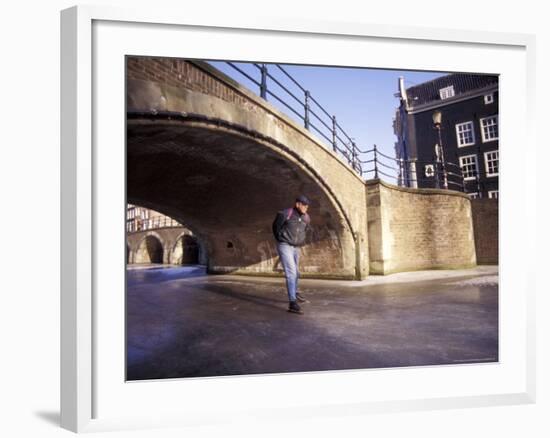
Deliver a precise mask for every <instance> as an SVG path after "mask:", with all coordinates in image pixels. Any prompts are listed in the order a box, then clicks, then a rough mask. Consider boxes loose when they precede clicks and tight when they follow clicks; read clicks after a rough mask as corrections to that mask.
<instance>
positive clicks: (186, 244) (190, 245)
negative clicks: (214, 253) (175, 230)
mask: <svg viewBox="0 0 550 438" xmlns="http://www.w3.org/2000/svg"><path fill="white" fill-rule="evenodd" d="M199 253H200V246H199V242H198V240H197V238H196V237H194V236H191V235H189V234H183V235H182V236H180V237H179V238H178V240H177V241H176V244H175V245H174V249H173V251H172V264H175V265H198V264H200V259H199Z"/></svg>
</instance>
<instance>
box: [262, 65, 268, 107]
mask: <svg viewBox="0 0 550 438" xmlns="http://www.w3.org/2000/svg"><path fill="white" fill-rule="evenodd" d="M261 72H262V79H261V85H260V97H261V98H262V99H265V100H267V67H266V66H265V64H262V69H261Z"/></svg>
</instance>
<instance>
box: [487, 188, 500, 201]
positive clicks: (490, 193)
mask: <svg viewBox="0 0 550 438" xmlns="http://www.w3.org/2000/svg"><path fill="white" fill-rule="evenodd" d="M487 194H488V196H489V199H498V190H489V191H488V192H487Z"/></svg>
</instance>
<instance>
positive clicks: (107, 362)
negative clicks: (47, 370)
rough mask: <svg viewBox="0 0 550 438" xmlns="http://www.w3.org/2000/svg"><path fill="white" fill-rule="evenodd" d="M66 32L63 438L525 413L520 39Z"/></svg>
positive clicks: (527, 333) (107, 27)
mask: <svg viewBox="0 0 550 438" xmlns="http://www.w3.org/2000/svg"><path fill="white" fill-rule="evenodd" d="M61 38H62V41H61V44H62V333H61V336H62V426H63V427H65V428H67V429H70V430H73V431H100V430H110V429H115V428H146V427H159V426H164V425H166V426H168V425H170V426H177V425H189V424H207V423H212V422H213V423H220V422H225V421H230V420H231V421H235V420H238V419H240V418H242V419H244V418H247V417H248V418H249V417H250V416H253V417H255V418H271V417H273V416H274V415H284V414H285V413H290V412H294V413H295V412H296V411H297V408H299V410H298V411H299V416H304V417H306V416H312V415H341V414H342V413H344V412H346V413H350V412H353V413H357V414H363V413H368V412H380V411H395V410H414V409H435V408H445V407H460V406H471V407H475V406H485V405H497V404H512V403H515V404H518V403H529V402H532V401H533V400H534V372H533V367H534V359H533V355H534V341H533V338H534V336H533V330H534V309H533V299H532V294H533V293H534V291H532V290H531V289H530V285H529V282H528V280H527V273H528V270H529V268H528V262H527V260H525V258H523V257H522V256H521V254H522V253H523V252H525V251H528V249H529V245H532V242H533V241H534V239H533V233H534V231H533V230H534V228H533V227H531V228H530V230H531V231H527V232H528V233H530V234H529V238H528V239H525V238H524V237H523V236H520V235H518V233H513V232H511V230H512V229H513V228H514V226H517V224H519V223H530V221H532V218H530V217H529V216H528V214H527V210H525V209H520V208H517V206H516V203H515V202H513V200H515V199H524V200H526V201H527V200H528V199H530V198H531V197H532V196H534V194H533V193H532V192H531V191H530V190H529V184H530V181H531V180H530V178H531V176H529V175H527V174H526V170H525V169H526V168H527V167H526V166H525V160H527V158H526V156H527V154H515V153H514V145H517V144H522V145H523V146H522V147H523V148H524V149H525V150H528V151H531V152H533V151H534V147H535V146H534V142H533V139H532V138H531V135H532V134H531V133H530V130H529V129H528V124H529V114H530V111H531V108H532V105H533V92H534V91H533V89H532V87H530V83H531V80H532V75H533V63H534V61H533V44H534V42H533V38H532V37H531V36H528V35H511V34H494V33H487V32H457V31H454V32H450V31H449V32H447V31H442V30H433V29H420V28H418V29H417V28H400V27H395V28H393V27H387V26H373V25H365V24H361V23H357V24H351V25H350V24H349V23H347V24H346V25H345V26H344V24H342V23H311V22H304V23H296V22H292V23H286V22H281V21H278V20H275V19H265V20H256V21H254V23H250V22H247V21H246V19H245V18H243V21H242V22H233V21H232V22H226V21H224V20H223V19H219V20H218V19H215V18H211V19H209V20H205V19H204V18H203V17H199V16H198V15H197V16H194V15H193V12H192V11H186V13H185V15H178V14H177V13H176V14H172V13H170V14H164V13H161V12H156V13H152V12H139V11H126V10H122V9H110V8H95V7H75V8H71V9H67V10H65V11H63V12H62V36H61ZM252 40H253V41H254V44H250V41H252ZM381 127H383V128H381ZM501 159H502V160H503V163H504V164H503V165H502V166H501V164H500V160H501ZM512 163H513V164H512ZM512 167H513V169H514V170H513V178H512V177H511V175H512V171H511V169H512ZM501 168H502V169H503V170H502V172H500V169H501ZM528 228H529V227H528ZM503 236H506V238H503ZM290 393H292V394H293V396H292V397H291V398H289V397H288V394H290Z"/></svg>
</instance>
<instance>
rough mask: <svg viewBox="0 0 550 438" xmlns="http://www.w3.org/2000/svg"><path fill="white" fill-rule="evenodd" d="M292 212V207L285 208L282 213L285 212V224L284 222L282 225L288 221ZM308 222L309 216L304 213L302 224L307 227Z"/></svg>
mask: <svg viewBox="0 0 550 438" xmlns="http://www.w3.org/2000/svg"><path fill="white" fill-rule="evenodd" d="M293 210H294V208H293V207H291V208H287V209H285V210H284V212H285V222H284V223H286V222H288V220H289V219H290V217H291V216H292V211H293ZM310 221H311V220H310V218H309V214H307V213H304V222H305V223H306V225H309V223H310ZM283 225H284V224H283Z"/></svg>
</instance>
